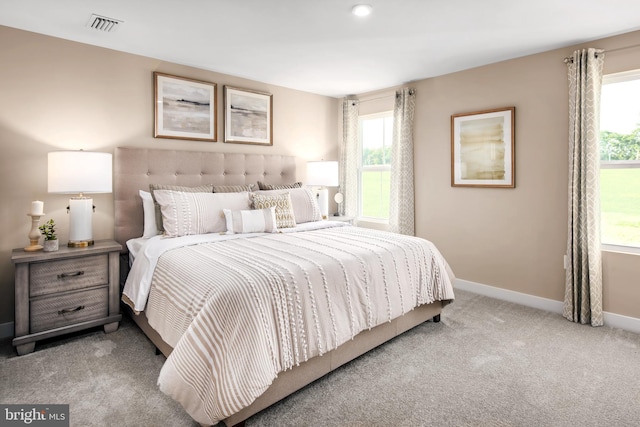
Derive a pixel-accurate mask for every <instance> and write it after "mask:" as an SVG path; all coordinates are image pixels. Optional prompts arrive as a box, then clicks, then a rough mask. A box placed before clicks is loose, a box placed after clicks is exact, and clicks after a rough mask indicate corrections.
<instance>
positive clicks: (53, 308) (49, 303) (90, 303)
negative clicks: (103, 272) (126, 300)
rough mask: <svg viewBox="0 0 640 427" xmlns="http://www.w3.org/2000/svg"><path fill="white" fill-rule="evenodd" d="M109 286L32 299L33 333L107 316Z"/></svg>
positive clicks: (31, 323)
mask: <svg viewBox="0 0 640 427" xmlns="http://www.w3.org/2000/svg"><path fill="white" fill-rule="evenodd" d="M108 298H109V288H108V287H107V286H104V287H102V288H97V289H90V290H87V291H80V292H72V293H69V294H64V295H60V296H52V297H44V298H38V299H34V300H32V301H31V304H30V305H31V310H30V311H31V315H30V326H31V328H30V329H31V331H30V332H31V333H36V332H41V331H45V330H48V329H53V328H59V327H62V326H66V325H70V324H73V323H78V322H82V321H85V320H91V319H98V318H100V317H106V316H107V315H108V311H109V304H108Z"/></svg>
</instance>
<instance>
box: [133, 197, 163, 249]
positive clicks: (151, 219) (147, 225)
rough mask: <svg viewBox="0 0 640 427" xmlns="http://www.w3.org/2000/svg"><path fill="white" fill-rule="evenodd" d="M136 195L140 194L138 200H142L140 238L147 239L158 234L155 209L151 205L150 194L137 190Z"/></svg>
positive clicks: (151, 198)
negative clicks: (141, 230) (141, 229)
mask: <svg viewBox="0 0 640 427" xmlns="http://www.w3.org/2000/svg"><path fill="white" fill-rule="evenodd" d="M138 194H140V198H141V199H142V212H143V214H144V215H143V219H144V222H143V232H142V237H144V238H145V239H148V238H150V237H153V236H157V235H158V234H159V232H158V225H157V223H156V207H155V205H154V203H153V197H151V193H149V192H148V191H143V190H139V192H138Z"/></svg>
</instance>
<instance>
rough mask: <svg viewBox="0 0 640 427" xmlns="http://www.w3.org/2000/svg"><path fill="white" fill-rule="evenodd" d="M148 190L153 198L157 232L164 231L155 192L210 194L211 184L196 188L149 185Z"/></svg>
mask: <svg viewBox="0 0 640 427" xmlns="http://www.w3.org/2000/svg"><path fill="white" fill-rule="evenodd" d="M149 190H150V191H151V197H153V203H155V208H156V225H157V226H158V230H160V231H164V225H163V224H162V212H161V211H160V205H159V204H158V202H157V201H156V196H155V191H156V190H171V191H182V192H184V193H212V192H213V184H205V185H198V186H197V187H185V186H182V185H170V184H149Z"/></svg>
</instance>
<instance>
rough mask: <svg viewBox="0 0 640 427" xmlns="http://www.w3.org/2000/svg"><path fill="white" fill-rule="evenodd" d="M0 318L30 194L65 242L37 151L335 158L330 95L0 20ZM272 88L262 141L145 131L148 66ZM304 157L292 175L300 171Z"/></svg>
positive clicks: (9, 314) (109, 208) (105, 201)
mask: <svg viewBox="0 0 640 427" xmlns="http://www.w3.org/2000/svg"><path fill="white" fill-rule="evenodd" d="M0 64H1V66H0V144H1V147H2V150H1V153H2V154H0V196H1V199H2V204H1V208H0V209H1V211H2V215H1V216H0V219H1V222H0V231H1V234H2V239H0V324H2V323H5V322H11V321H13V305H14V304H13V298H14V292H13V274H14V269H13V265H12V264H11V261H10V258H11V250H12V248H16V247H24V246H27V245H28V243H29V241H28V238H27V235H28V233H29V230H30V221H29V218H28V217H27V216H26V213H27V212H28V211H29V209H30V206H31V205H30V202H31V201H32V200H37V199H38V200H43V201H44V206H45V213H46V214H47V215H46V217H45V219H48V218H53V219H54V220H55V221H56V222H57V223H58V224H59V227H58V231H59V236H60V239H61V241H62V242H66V240H67V235H68V228H67V224H68V218H67V215H66V212H65V208H66V206H67V202H68V197H67V196H64V195H53V194H52V195H49V194H48V193H47V153H48V152H49V151H53V150H59V149H80V148H83V149H85V150H96V151H106V152H113V149H114V147H117V146H137V147H154V148H166V149H185V150H204V151H206V150H210V151H220V152H253V153H265V154H287V155H294V156H298V157H299V158H301V159H303V160H318V159H321V158H324V159H337V158H338V149H337V143H336V140H337V135H338V100H336V99H334V98H329V97H324V96H319V95H313V94H309V93H305V92H300V91H295V90H290V89H286V88H282V87H277V86H271V85H267V84H264V83H260V82H255V81H249V80H246V79H241V78H237V77H233V76H228V75H224V74H218V73H213V72H209V71H204V70H200V69H195V68H190V67H186V66H181V65H177V64H171V63H167V62H163V61H159V60H155V59H151V58H146V57H141V56H136V55H130V54H126V53H121V52H116V51H112V50H108V49H102V48H98V47H93V46H89V45H83V44H79V43H74V42H70V41H65V40H61V39H56V38H52V37H47V36H43V35H38V34H34V33H29V32H24V31H19V30H15V29H11V28H7V27H2V26H0ZM154 71H160V72H164V73H168V74H173V75H177V76H184V77H190V78H194V79H199V80H205V81H210V82H214V83H217V84H218V112H219V113H218V140H219V141H222V132H223V126H222V87H223V85H231V86H237V87H242V88H250V89H256V90H260V91H266V92H270V93H272V94H273V120H274V121H273V129H274V143H273V146H272V147H264V146H262V147H261V146H255V145H242V144H225V143H222V142H217V143H208V142H197V141H180V140H170V139H154V138H153V137H152V135H153V81H152V73H153V72H154ZM304 166H305V165H304V162H301V164H299V174H300V176H299V178H300V179H304ZM94 204H95V205H96V213H95V215H94V238H96V239H103V238H111V237H113V198H112V195H110V194H105V195H96V196H95V197H94Z"/></svg>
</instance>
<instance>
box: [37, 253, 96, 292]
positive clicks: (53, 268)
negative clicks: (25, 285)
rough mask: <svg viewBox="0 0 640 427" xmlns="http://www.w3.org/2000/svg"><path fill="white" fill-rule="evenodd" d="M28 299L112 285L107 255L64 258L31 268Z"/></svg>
mask: <svg viewBox="0 0 640 427" xmlns="http://www.w3.org/2000/svg"><path fill="white" fill-rule="evenodd" d="M29 276H30V279H29V280H30V282H31V283H30V287H29V296H30V297H36V296H40V295H47V294H52V293H58V292H63V291H71V290H74V289H82V288H88V287H92V286H97V285H105V284H107V283H109V259H108V255H107V254H101V255H93V256H87V257H83V258H74V259H61V260H57V261H49V262H42V263H32V264H31V265H30V266H29Z"/></svg>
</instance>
